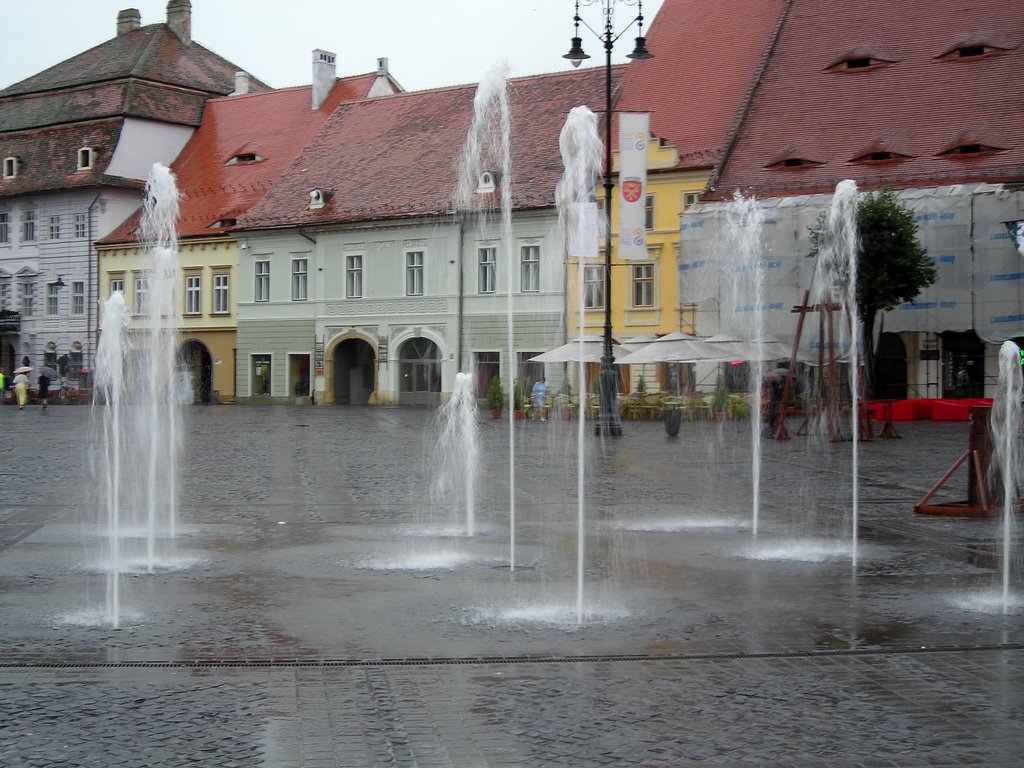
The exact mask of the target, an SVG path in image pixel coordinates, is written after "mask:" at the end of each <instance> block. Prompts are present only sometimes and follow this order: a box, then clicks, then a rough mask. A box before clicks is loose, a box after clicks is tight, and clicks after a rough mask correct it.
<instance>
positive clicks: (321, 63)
mask: <svg viewBox="0 0 1024 768" xmlns="http://www.w3.org/2000/svg"><path fill="white" fill-rule="evenodd" d="M334 59H335V54H333V53H331V52H330V51H323V50H320V49H319V48H314V49H313V109H320V105H321V104H323V103H324V100H325V99H326V98H327V95H328V94H329V93H330V92H331V88H333V87H334V81H335V79H336V78H337V75H336V67H335V64H334Z"/></svg>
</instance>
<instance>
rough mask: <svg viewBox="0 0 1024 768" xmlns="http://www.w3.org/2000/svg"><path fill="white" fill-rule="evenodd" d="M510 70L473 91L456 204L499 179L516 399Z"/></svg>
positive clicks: (511, 438)
mask: <svg viewBox="0 0 1024 768" xmlns="http://www.w3.org/2000/svg"><path fill="white" fill-rule="evenodd" d="M508 71H509V68H508V64H507V63H506V62H501V63H499V64H496V65H494V66H493V67H491V68H490V69H489V70H488V71H487V73H486V74H485V75H484V78H483V79H482V80H481V81H480V84H479V85H478V86H477V89H476V96H475V97H474V99H473V121H472V123H471V124H470V127H469V131H468V132H467V134H466V143H465V145H464V147H463V150H462V162H461V163H460V166H459V186H458V189H457V190H456V199H457V203H458V205H459V207H460V209H462V210H481V209H482V208H483V206H484V203H485V202H487V200H488V196H487V195H481V194H479V193H478V189H479V186H480V181H481V179H482V177H483V175H484V174H485V173H487V174H490V175H491V177H492V178H493V176H494V174H495V172H497V175H498V184H497V196H498V203H499V206H500V207H499V210H500V214H501V218H500V233H501V234H500V241H501V246H502V252H503V253H504V255H505V262H506V263H507V265H508V266H507V272H506V280H507V288H508V290H507V294H506V327H507V329H508V365H507V367H506V369H505V386H504V389H505V391H506V392H508V393H510V396H514V395H513V393H514V392H515V383H516V382H515V373H516V354H515V327H514V323H513V307H512V286H513V285H514V283H515V267H514V259H513V258H512V118H511V112H510V110H509V103H508ZM515 434H516V431H515V409H513V408H509V409H508V456H509V460H508V461H509V464H508V473H509V481H508V489H509V491H508V493H509V500H508V507H509V568H510V569H511V570H513V571H514V570H515V568H516V490H515V489H516V451H515V445H516V437H515Z"/></svg>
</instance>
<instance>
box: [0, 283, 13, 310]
mask: <svg viewBox="0 0 1024 768" xmlns="http://www.w3.org/2000/svg"><path fill="white" fill-rule="evenodd" d="M10 308H11V281H10V280H0V309H2V310H4V311H5V312H6V311H8V310H9V309H10Z"/></svg>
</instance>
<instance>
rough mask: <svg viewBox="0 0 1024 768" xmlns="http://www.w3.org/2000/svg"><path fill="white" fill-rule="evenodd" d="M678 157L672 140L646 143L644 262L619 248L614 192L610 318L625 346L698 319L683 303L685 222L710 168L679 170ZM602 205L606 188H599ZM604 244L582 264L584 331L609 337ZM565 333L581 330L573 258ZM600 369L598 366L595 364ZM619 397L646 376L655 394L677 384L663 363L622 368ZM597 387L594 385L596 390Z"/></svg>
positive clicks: (646, 383) (684, 328)
mask: <svg viewBox="0 0 1024 768" xmlns="http://www.w3.org/2000/svg"><path fill="white" fill-rule="evenodd" d="M678 165H679V154H678V152H677V150H676V148H675V147H674V146H673V145H672V144H670V143H669V142H666V141H661V140H658V139H657V138H653V137H652V138H651V140H649V141H648V142H647V189H646V217H645V218H646V222H645V223H646V229H647V256H648V258H647V259H646V260H644V261H623V260H622V259H620V258H619V255H618V249H617V248H616V247H615V243H616V242H617V239H618V222H619V210H618V199H619V194H618V187H617V186H616V187H615V188H614V189H613V191H612V210H611V227H612V244H613V245H612V259H611V263H612V268H611V272H612V275H611V320H612V337H613V338H614V339H615V340H616V341H618V342H620V343H621V342H626V341H628V340H630V339H633V338H636V337H640V336H648V337H654V336H660V335H664V334H666V333H670V332H672V331H685V332H687V333H693V332H694V327H693V321H694V318H693V313H692V312H690V311H688V310H687V308H686V307H683V306H682V305H680V303H679V283H678V270H679V216H680V214H681V213H682V212H683V210H685V208H686V207H687V206H689V205H691V204H693V203H694V202H696V200H697V197H698V195H700V193H701V191H702V190H703V189H704V185H705V183H706V182H707V179H708V174H709V172H710V169H699V170H685V171H680V170H678V169H677V166H678ZM613 167H614V172H615V177H614V178H615V179H616V180H617V178H618V170H619V157H618V152H616V153H615V154H614V159H613ZM597 194H598V199H599V205H603V189H602V188H599V189H598V190H597ZM604 247H605V246H604V243H603V242H602V244H601V254H600V258H599V259H597V260H594V261H588V262H585V263H584V289H583V292H582V293H583V303H584V312H583V322H584V328H583V333H586V334H598V335H601V334H603V333H604V321H605V304H604V302H605V300H606V298H607V292H606V291H604V289H603V288H604V263H605V258H604V254H605V251H604ZM567 268H568V275H567V285H568V291H567V307H566V309H567V313H566V326H567V331H568V333H567V335H568V336H569V337H570V338H572V337H575V336H577V335H578V331H579V302H578V297H579V295H580V292H579V288H578V286H579V265H578V264H577V263H576V261H575V259H573V260H571V261H570V263H569V264H568V267H567ZM594 368H595V369H596V366H594ZM620 369H621V370H620V373H621V376H622V378H621V385H620V391H621V392H623V393H626V392H635V391H636V390H637V389H638V388H639V386H640V377H641V376H643V377H644V382H643V388H644V389H646V390H647V391H648V392H656V391H659V390H665V389H669V388H670V384H671V385H672V387H673V388H674V386H675V380H674V379H672V378H671V375H670V372H669V371H668V370H667V367H666V366H665V365H664V364H660V365H654V364H650V365H647V366H644V367H643V368H637V369H636V370H630V366H620ZM588 380H592V381H596V370H594V371H590V372H588ZM590 388H592V387H590Z"/></svg>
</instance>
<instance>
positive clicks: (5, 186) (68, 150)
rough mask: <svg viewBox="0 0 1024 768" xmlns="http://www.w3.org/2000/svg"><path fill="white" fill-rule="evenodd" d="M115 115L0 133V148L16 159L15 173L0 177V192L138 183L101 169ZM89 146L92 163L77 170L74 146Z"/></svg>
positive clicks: (113, 139)
mask: <svg viewBox="0 0 1024 768" xmlns="http://www.w3.org/2000/svg"><path fill="white" fill-rule="evenodd" d="M121 125H122V121H121V120H120V119H119V118H110V119H107V120H96V121H91V122H87V123H77V124H74V125H63V126H58V127H56V128H45V129H41V130H38V131H18V132H16V133H7V134H0V152H2V153H3V156H4V157H8V156H13V157H17V158H18V159H19V160H20V167H19V169H18V175H17V176H15V178H13V179H0V196H3V197H10V196H14V195H28V194H36V193H39V192H45V191H49V190H52V189H76V188H81V187H92V186H96V185H104V186H127V187H131V186H138V185H137V183H134V182H132V181H130V180H128V179H123V178H120V177H117V176H107V175H106V174H104V173H103V169H104V168H106V167H107V166H108V165H109V163H110V159H111V155H112V154H113V151H114V147H116V146H117V142H118V138H119V137H120V135H121ZM82 147H91V148H92V149H93V150H94V152H95V160H94V162H93V166H92V168H91V169H89V170H83V171H79V170H78V150H79V149H81V148H82Z"/></svg>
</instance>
